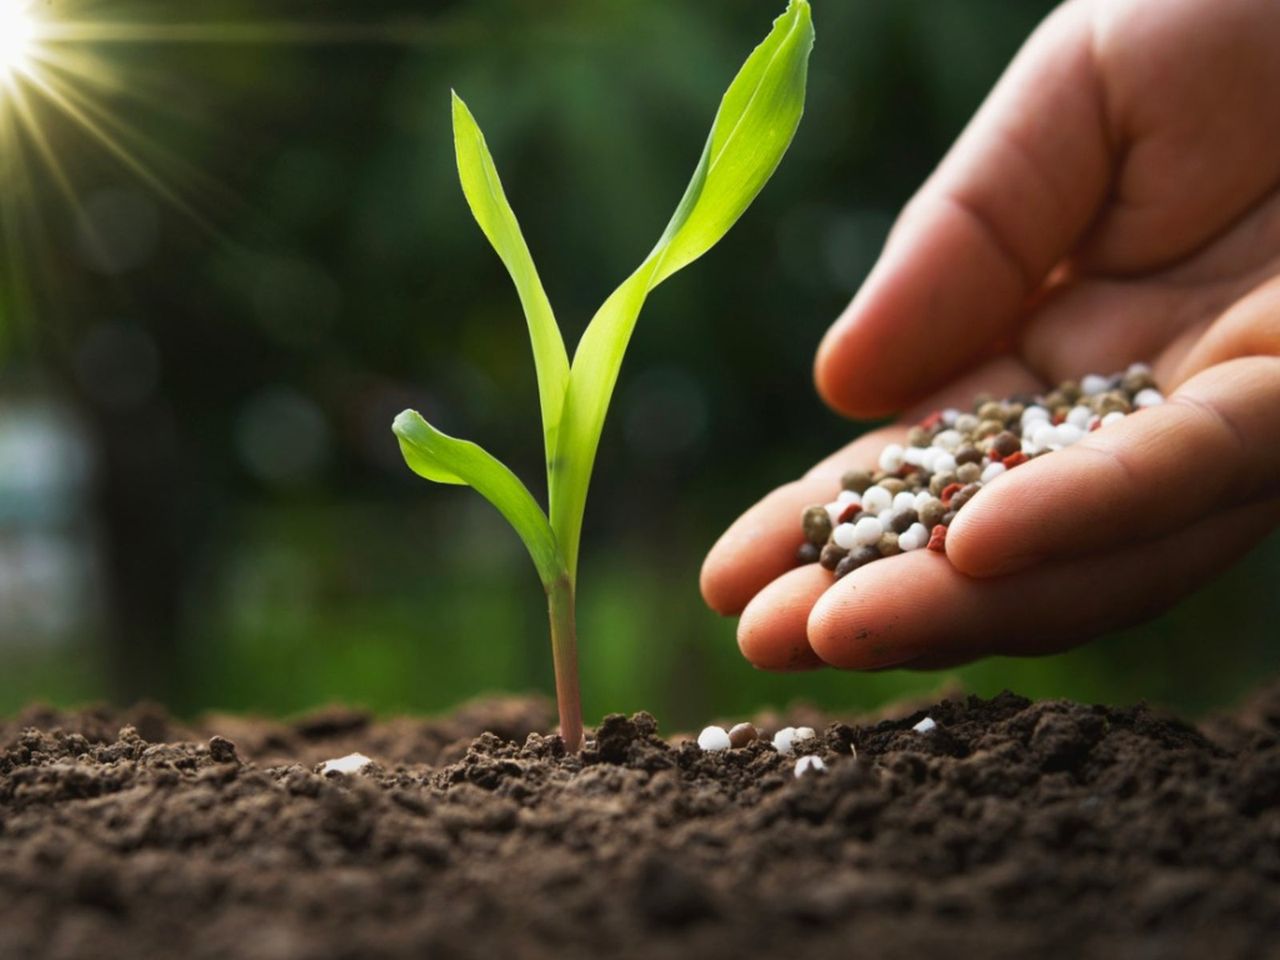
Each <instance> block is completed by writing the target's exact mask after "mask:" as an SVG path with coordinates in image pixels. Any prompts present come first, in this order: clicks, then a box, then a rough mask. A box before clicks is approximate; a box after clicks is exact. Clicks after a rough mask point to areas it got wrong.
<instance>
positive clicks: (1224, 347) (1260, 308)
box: [1177, 276, 1280, 378]
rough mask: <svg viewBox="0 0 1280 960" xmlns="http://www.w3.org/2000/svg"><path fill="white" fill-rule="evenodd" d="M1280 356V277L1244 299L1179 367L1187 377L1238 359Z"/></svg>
mask: <svg viewBox="0 0 1280 960" xmlns="http://www.w3.org/2000/svg"><path fill="white" fill-rule="evenodd" d="M1251 356H1252V357H1257V356H1271V357H1280V276H1277V277H1273V278H1272V279H1271V280H1270V281H1269V282H1267V283H1264V284H1263V285H1262V286H1260V287H1258V289H1256V290H1254V291H1253V292H1252V293H1251V294H1249V295H1248V296H1246V297H1243V298H1242V299H1241V300H1240V301H1239V302H1238V303H1236V304H1234V305H1233V306H1232V307H1231V308H1230V309H1229V310H1227V311H1226V312H1225V313H1223V314H1222V316H1220V317H1219V318H1218V319H1217V320H1216V321H1215V322H1214V323H1213V325H1212V326H1211V327H1210V328H1209V329H1208V330H1207V331H1206V332H1205V335H1204V336H1203V337H1201V338H1200V339H1199V340H1198V341H1197V342H1196V344H1195V346H1194V348H1193V349H1192V350H1191V351H1190V352H1189V353H1188V355H1187V357H1186V358H1185V359H1184V360H1183V361H1182V363H1181V364H1180V366H1179V368H1178V373H1177V376H1180V377H1183V378H1187V377H1191V376H1193V375H1195V374H1197V373H1199V372H1200V371H1202V370H1205V369H1207V368H1209V367H1214V366H1217V365H1219V364H1223V363H1226V362H1227V361H1228V360H1234V359H1236V358H1238V357H1251Z"/></svg>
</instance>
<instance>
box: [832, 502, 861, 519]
mask: <svg viewBox="0 0 1280 960" xmlns="http://www.w3.org/2000/svg"><path fill="white" fill-rule="evenodd" d="M861 512H862V504H860V503H851V504H849V505H848V506H847V507H845V508H844V509H843V510H841V511H840V519H839V521H838V522H839V523H848V522H849V521H850V520H852V519H853V518H854V517H856V516H857V515H858V514H859V513H861Z"/></svg>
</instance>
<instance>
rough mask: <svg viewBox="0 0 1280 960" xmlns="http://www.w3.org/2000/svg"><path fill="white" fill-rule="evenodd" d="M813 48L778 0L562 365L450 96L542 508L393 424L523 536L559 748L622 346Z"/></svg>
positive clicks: (805, 28)
mask: <svg viewBox="0 0 1280 960" xmlns="http://www.w3.org/2000/svg"><path fill="white" fill-rule="evenodd" d="M812 47H813V25H812V20H811V15H810V10H809V4H808V3H807V2H806V0H790V4H789V6H788V7H787V10H786V12H785V13H784V14H783V15H782V16H780V17H779V18H778V19H777V20H775V21H774V24H773V29H772V30H771V31H770V32H769V35H768V36H767V37H766V38H765V39H764V42H763V43H761V44H760V46H758V47H756V49H755V50H754V51H753V52H752V53H751V56H750V57H748V58H747V62H746V63H745V64H744V65H743V67H742V69H741V70H740V71H739V72H738V75H737V76H736V77H735V78H734V80H733V83H732V84H730V86H729V89H728V90H727V91H726V93H725V95H724V99H723V100H722V101H721V103H720V109H719V111H718V112H717V113H716V118H715V122H714V123H713V124H712V127H711V135H710V137H709V138H708V140H707V144H706V147H705V149H704V150H703V153H702V159H701V161H700V162H699V163H698V167H697V169H696V170H695V171H694V174H693V180H692V181H691V182H690V184H689V187H688V189H687V190H686V191H685V194H684V197H683V199H682V200H681V201H680V205H679V206H678V207H677V208H676V212H675V215H674V216H673V217H672V218H671V222H670V223H669V224H668V225H667V229H666V230H665V231H664V232H663V234H662V237H661V238H660V239H659V240H658V244H657V246H655V247H654V248H653V251H652V252H651V253H650V254H649V256H648V257H646V258H645V260H644V262H643V263H642V264H640V266H639V267H638V268H637V269H636V271H635V272H634V273H632V274H631V276H630V277H628V278H627V279H626V280H625V281H624V282H623V283H622V285H621V286H620V287H618V289H617V290H615V291H614V292H613V294H612V295H611V296H610V297H609V298H608V299H607V300H606V301H605V302H604V305H603V306H602V307H600V309H599V310H598V311H597V312H596V315H595V316H594V317H593V318H592V320H591V323H590V324H589V325H588V326H587V329H586V332H585V333H584V334H583V336H582V340H581V342H580V343H579V344H578V349H577V352H576V353H575V355H574V358H573V363H572V364H570V363H569V356H568V353H567V352H566V350H565V346H564V340H563V338H562V337H561V335H560V329H559V327H558V326H557V325H556V319H555V315H554V314H553V313H552V310H551V304H550V302H549V301H548V299H547V295H546V293H545V292H544V290H543V288H542V281H541V280H540V279H539V278H538V272H537V270H536V269H535V268H534V265H533V258H532V256H531V255H530V253H529V248H528V246H527V245H526V243H525V240H524V236H523V235H522V234H521V232H520V225H519V224H518V223H517V222H516V218H515V214H514V213H513V212H512V210H511V206H510V205H509V204H508V202H507V197H506V194H505V193H504V192H503V189H502V182H501V181H500V180H499V179H498V171H497V168H496V167H495V166H494V162H493V158H492V157H491V156H490V154H489V148H488V146H487V145H486V144H485V139H484V135H483V134H482V133H481V132H480V128H479V126H478V125H477V124H476V121H475V119H474V118H473V117H472V115H471V112H470V111H469V110H468V109H467V106H466V104H464V103H463V102H462V100H461V99H460V98H459V97H458V96H457V94H456V93H455V94H454V95H453V135H454V147H455V151H456V153H457V160H458V174H459V176H460V178H461V181H462V192H463V193H464V194H465V195H466V198H467V203H468V205H469V206H470V207H471V212H472V214H473V215H474V216H475V219H476V222H477V223H479V225H480V229H481V230H482V231H484V234H485V236H486V237H488V239H489V242H490V243H491V244H492V245H493V248H494V250H496V251H497V253H498V256H499V257H501V258H502V262H503V263H504V264H505V265H506V267H507V271H508V272H509V273H510V274H511V279H512V280H513V281H514V283H515V287H516V292H517V294H518V295H519V298H520V305H521V306H522V307H523V309H524V314H525V318H526V320H527V321H528V325H529V336H530V339H531V340H532V342H533V361H534V366H535V368H536V372H537V380H538V398H539V403H540V407H541V412H542V432H543V435H544V439H545V442H546V462H547V487H548V491H549V501H550V509H549V511H547V512H546V513H544V512H543V510H542V508H541V507H540V506H539V505H538V503H537V502H536V501H535V500H534V498H533V495H532V494H530V493H529V490H528V488H527V487H525V485H524V484H523V483H521V482H520V480H519V479H518V478H517V477H516V475H515V474H514V473H512V472H511V471H510V470H509V469H508V468H507V467H506V466H504V465H503V464H502V463H500V462H499V461H498V460H497V459H495V458H494V457H492V456H491V455H490V454H488V453H486V452H485V451H484V450H483V449H481V448H480V447H479V446H477V445H476V444H474V443H471V442H470V441H467V440H459V439H457V438H455V437H450V436H448V435H446V434H444V433H442V432H440V431H439V430H437V429H436V428H434V427H433V426H431V425H430V424H429V423H427V422H426V420H424V419H423V418H422V417H421V416H420V415H419V414H418V413H416V412H414V411H412V410H406V411H405V412H404V413H402V414H400V416H398V417H397V418H396V421H395V424H394V427H393V429H394V430H395V434H396V437H397V438H398V439H399V441H400V449H401V451H402V452H403V454H404V458H405V462H406V463H408V465H409V467H410V469H412V470H413V471H414V472H415V473H417V474H418V475H419V476H421V477H424V478H426V479H427V480H432V481H434V482H436V483H449V484H461V485H466V486H470V487H473V488H474V489H475V490H477V491H478V492H479V493H480V494H481V495H482V496H484V497H485V498H486V499H488V500H489V502H490V503H492V504H493V505H494V506H495V507H497V508H498V510H499V511H500V512H501V513H502V515H503V516H504V517H506V519H507V522H508V523H510V524H511V526H512V527H514V528H515V531H516V533H517V534H519V535H520V538H521V539H522V540H523V541H524V545H525V547H526V548H527V549H528V551H529V555H530V556H531V557H532V558H533V564H534V566H535V567H536V568H537V571H538V576H539V577H540V578H541V580H542V586H543V588H544V589H545V590H546V593H547V604H548V611H549V616H550V620H551V646H552V652H553V656H554V660H555V675H556V697H557V700H558V702H559V707H560V733H561V736H562V737H563V738H564V742H565V745H566V747H567V748H568V749H569V750H577V749H578V748H579V746H580V745H581V743H582V703H581V699H580V694H579V688H578V654H577V638H576V628H575V624H574V597H575V589H576V584H577V576H578V547H579V542H580V538H581V534H582V517H583V511H584V510H585V508H586V503H587V487H588V484H589V483H590V480H591V471H592V467H593V466H594V464H595V457H596V450H597V447H598V446H599V442H600V432H601V430H602V429H603V427H604V420H605V415H606V413H607V412H608V409H609V400H610V398H611V397H612V395H613V388H614V385H615V384H616V383H617V379H618V371H619V369H620V367H621V366H622V357H623V354H624V353H625V352H626V349H627V343H628V341H629V340H630V339H631V333H632V330H634V328H635V324H636V320H637V318H638V317H639V315H640V310H641V308H642V307H643V306H644V302H645V299H646V298H647V297H648V295H649V293H650V292H651V291H652V290H653V289H654V288H655V287H657V286H658V284H660V283H662V282H663V281H664V280H666V279H667V278H668V277H670V276H671V275H672V274H674V273H675V272H676V271H678V270H680V269H682V268H683V267H686V266H688V265H689V264H690V263H692V262H693V261H694V260H696V259H698V257H700V256H702V255H703V254H704V253H706V252H707V251H708V250H710V249H711V247H713V246H714V245H715V244H716V243H717V242H719V240H720V238H721V237H723V236H724V235H725V233H727V232H728V230H729V228H730V227H731V226H733V224H734V223H735V222H736V221H737V219H738V218H739V217H740V216H742V214H743V213H744V212H745V211H746V209H747V207H748V206H750V204H751V201H752V200H754V199H755V197H756V194H758V193H759V192H760V190H761V189H762V188H763V187H764V185H765V183H766V182H767V181H768V180H769V177H770V176H772V174H773V171H774V170H775V169H777V166H778V163H779V162H780V161H781V160H782V155H783V154H784V153H785V152H786V149H787V147H788V146H789V145H790V143H791V139H792V137H793V136H794V135H795V131H796V126H797V125H798V124H799V122H800V116H801V114H802V113H803V112H804V94H805V81H806V78H807V75H808V63H809V51H810V50H811V49H812Z"/></svg>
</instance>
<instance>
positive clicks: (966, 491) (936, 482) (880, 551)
mask: <svg viewBox="0 0 1280 960" xmlns="http://www.w3.org/2000/svg"><path fill="white" fill-rule="evenodd" d="M1161 403H1164V396H1163V394H1161V393H1160V391H1159V390H1158V389H1156V386H1155V380H1154V379H1153V378H1152V376H1151V369H1150V368H1149V367H1147V366H1146V365H1145V364H1141V363H1135V364H1133V365H1132V366H1131V367H1129V368H1128V370H1126V371H1124V372H1123V373H1117V374H1114V375H1112V376H1110V377H1104V376H1101V375H1099V374H1090V375H1088V376H1086V377H1084V378H1082V379H1081V380H1080V382H1079V383H1076V382H1074V381H1070V380H1068V381H1065V382H1063V383H1060V384H1058V386H1057V387H1056V388H1054V389H1053V390H1050V391H1049V392H1047V393H1045V394H1043V395H1040V396H1017V397H1008V398H1006V399H1004V400H995V399H993V398H991V397H988V396H981V397H978V398H976V399H975V400H974V404H973V410H972V412H969V413H966V412H962V411H959V410H951V409H948V410H937V411H935V412H933V413H931V414H930V415H929V416H927V417H925V418H924V419H923V420H922V421H920V423H918V424H916V425H915V426H913V427H912V428H911V429H910V430H908V431H907V445H906V446H903V445H902V444H898V443H890V444H887V445H886V446H885V447H884V449H883V450H882V451H881V452H880V456H879V458H878V460H877V466H878V469H877V470H875V471H869V470H849V471H848V472H846V473H845V474H844V476H843V477H842V478H841V487H842V488H843V489H841V490H840V491H838V492H837V493H836V496H835V499H834V500H832V501H831V502H830V503H827V504H818V505H815V506H811V507H808V508H807V509H806V510H805V511H804V514H803V517H802V526H803V530H804V541H805V542H804V544H803V545H802V546H801V547H800V548H799V550H798V552H797V554H796V558H797V561H798V562H799V563H801V564H808V563H819V564H821V565H822V566H823V567H824V568H825V569H827V570H830V571H831V572H832V573H833V574H834V575H835V578H836V579H837V580H839V579H840V578H841V577H844V576H847V575H848V574H850V573H852V572H853V571H854V570H857V569H858V568H859V567H862V566H865V565H866V564H868V563H871V562H873V561H875V560H880V559H883V558H886V557H891V556H894V555H896V554H899V553H910V552H912V551H914V550H920V549H925V548H927V549H929V550H932V551H934V552H937V553H946V550H947V528H948V527H950V525H951V522H952V521H953V520H954V519H955V517H956V514H958V513H959V512H960V511H961V510H962V509H964V507H965V506H966V505H967V504H968V503H970V502H971V501H972V500H973V498H974V497H975V496H977V494H978V493H979V492H980V491H981V490H982V488H983V487H985V486H987V485H988V484H991V483H994V482H996V481H997V480H999V479H1000V477H1001V476H1003V475H1004V474H1006V473H1008V472H1009V471H1010V470H1014V469H1016V468H1017V467H1019V466H1021V465H1022V464H1024V463H1027V462H1028V461H1030V460H1033V459H1035V458H1037V457H1042V456H1044V455H1045V454H1048V453H1053V452H1055V451H1057V450H1063V449H1065V448H1067V447H1069V446H1071V445H1073V444H1075V443H1079V442H1080V441H1081V440H1083V439H1084V438H1085V437H1086V436H1087V435H1088V434H1089V433H1090V432H1091V431H1094V430H1100V429H1104V428H1106V427H1109V426H1111V425H1112V424H1115V423H1117V422H1119V421H1120V420H1123V419H1124V418H1125V417H1126V416H1129V415H1131V414H1133V413H1137V412H1140V411H1142V410H1145V409H1148V408H1150V407H1154V406H1158V405H1159V404H1161Z"/></svg>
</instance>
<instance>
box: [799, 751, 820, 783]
mask: <svg viewBox="0 0 1280 960" xmlns="http://www.w3.org/2000/svg"><path fill="white" fill-rule="evenodd" d="M826 772H827V765H826V764H825V763H823V762H822V758H821V757H816V756H813V755H812V754H810V755H809V756H805V757H801V758H800V759H799V760H797V761H796V779H797V780H798V779H800V778H801V777H803V776H807V775H809V774H814V773H826Z"/></svg>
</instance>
